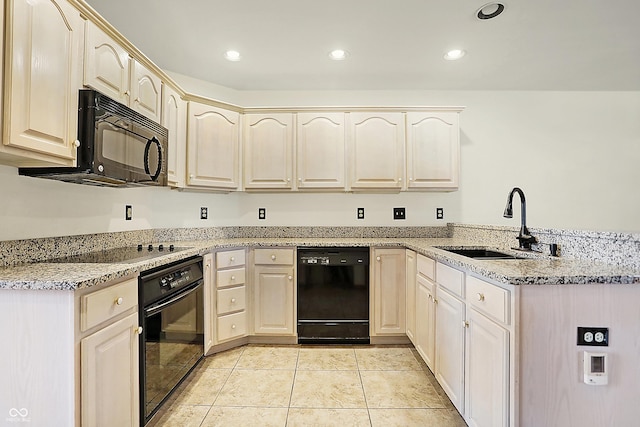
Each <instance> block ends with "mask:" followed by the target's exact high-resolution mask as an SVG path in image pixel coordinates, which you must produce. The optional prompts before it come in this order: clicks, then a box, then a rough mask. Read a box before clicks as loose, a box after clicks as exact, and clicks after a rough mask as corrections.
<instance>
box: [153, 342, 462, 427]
mask: <svg viewBox="0 0 640 427" xmlns="http://www.w3.org/2000/svg"><path fill="white" fill-rule="evenodd" d="M147 426H149V427H174V426H175V427H190V426H193V427H212V426H234V427H235V426H251V427H258V426H280V427H284V426H286V427H293V426H340V427H343V426H373V427H376V426H384V427H392V426H403V427H407V426H421V427H423V426H437V427H462V426H466V424H465V423H464V421H463V420H462V418H461V417H460V415H459V414H458V412H457V411H456V410H455V409H454V408H453V405H452V404H451V402H450V401H449V399H448V398H447V396H446V395H445V394H444V392H443V391H442V389H441V388H440V386H439V385H438V383H437V382H436V380H435V378H434V377H433V374H432V373H431V371H429V369H428V368H427V367H426V365H425V364H424V362H423V361H422V359H421V358H420V357H419V356H418V354H417V353H416V351H415V349H413V348H412V347H410V346H358V347H342V346H340V347H337V346H330V347H317V346H262V345H260V346H259V345H248V346H243V347H240V348H236V349H233V350H229V351H226V352H223V353H219V354H216V355H213V356H209V357H206V358H205V359H204V360H203V361H202V362H201V363H200V365H199V366H198V367H197V368H196V369H195V370H194V371H193V372H192V373H191V374H190V375H189V377H188V378H187V379H186V380H185V382H184V383H183V384H182V385H181V386H180V388H179V389H178V390H176V392H175V393H174V394H173V396H172V397H171V398H170V399H169V401H168V402H166V403H165V405H164V406H163V408H162V409H161V410H160V411H158V413H157V414H156V415H155V416H154V417H153V419H152V420H151V421H150V423H149V424H147Z"/></svg>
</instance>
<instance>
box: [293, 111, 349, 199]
mask: <svg viewBox="0 0 640 427" xmlns="http://www.w3.org/2000/svg"><path fill="white" fill-rule="evenodd" d="M296 152H297V162H296V165H297V175H298V178H297V186H298V189H300V190H307V189H332V190H344V188H345V154H346V153H345V113H342V112H340V113H297V126H296Z"/></svg>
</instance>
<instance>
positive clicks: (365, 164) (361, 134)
mask: <svg viewBox="0 0 640 427" xmlns="http://www.w3.org/2000/svg"><path fill="white" fill-rule="evenodd" d="M349 146H350V157H351V160H350V165H351V174H350V175H351V176H350V186H351V188H353V189H391V190H398V191H399V190H401V189H402V187H403V184H404V182H403V180H404V146H405V132H404V115H403V113H349Z"/></svg>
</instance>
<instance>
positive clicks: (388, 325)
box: [370, 248, 406, 337]
mask: <svg viewBox="0 0 640 427" xmlns="http://www.w3.org/2000/svg"><path fill="white" fill-rule="evenodd" d="M405 256H406V255H405V250H404V249H394V248H372V249H371V259H373V263H371V266H370V268H371V274H370V277H372V278H373V279H372V292H371V294H372V297H371V298H370V299H371V309H370V313H372V314H371V316H372V320H371V336H372V337H374V336H388V335H395V336H405V335H406V290H405V288H406V285H405V280H406V279H405V275H406V266H405Z"/></svg>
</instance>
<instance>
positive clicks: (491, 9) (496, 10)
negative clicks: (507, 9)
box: [476, 3, 504, 19]
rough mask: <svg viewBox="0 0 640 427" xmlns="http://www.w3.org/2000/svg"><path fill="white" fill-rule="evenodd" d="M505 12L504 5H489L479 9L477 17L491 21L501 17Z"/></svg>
mask: <svg viewBox="0 0 640 427" xmlns="http://www.w3.org/2000/svg"><path fill="white" fill-rule="evenodd" d="M503 11H504V5H503V4H502V3H487V4H485V5H484V6H482V7H481V8H480V9H478V12H477V13H476V16H477V17H478V19H491V18H495V17H496V16H498V15H500V14H501V13H502V12H503Z"/></svg>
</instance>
